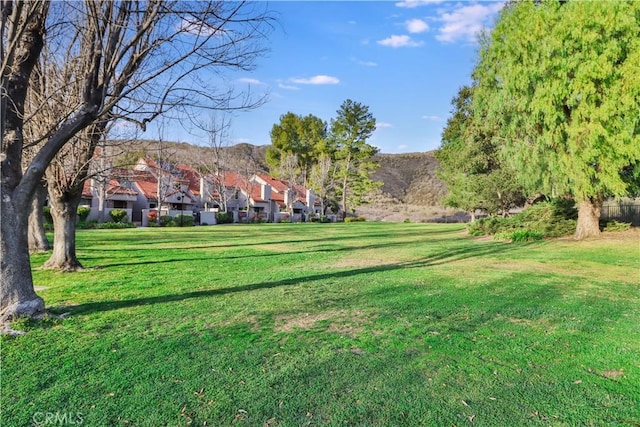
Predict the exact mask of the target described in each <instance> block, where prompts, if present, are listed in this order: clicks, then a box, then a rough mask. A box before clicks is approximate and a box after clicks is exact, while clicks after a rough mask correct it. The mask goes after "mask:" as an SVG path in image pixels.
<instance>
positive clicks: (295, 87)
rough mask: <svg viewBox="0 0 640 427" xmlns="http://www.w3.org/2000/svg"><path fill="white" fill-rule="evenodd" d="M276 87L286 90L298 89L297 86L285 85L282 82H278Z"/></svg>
mask: <svg viewBox="0 0 640 427" xmlns="http://www.w3.org/2000/svg"><path fill="white" fill-rule="evenodd" d="M278 87H279V88H280V89H286V90H298V89H300V88H299V87H298V86H293V85H286V84H284V83H278Z"/></svg>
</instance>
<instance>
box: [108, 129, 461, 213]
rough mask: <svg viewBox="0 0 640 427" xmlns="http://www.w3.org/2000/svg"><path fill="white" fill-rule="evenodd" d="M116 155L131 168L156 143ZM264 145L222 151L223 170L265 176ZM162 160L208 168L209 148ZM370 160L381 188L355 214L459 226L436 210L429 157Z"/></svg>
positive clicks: (437, 191) (176, 152)
mask: <svg viewBox="0 0 640 427" xmlns="http://www.w3.org/2000/svg"><path fill="white" fill-rule="evenodd" d="M128 147H129V148H125V149H124V152H122V153H120V154H119V155H118V157H119V159H120V160H119V163H120V164H127V163H129V164H130V163H132V162H135V160H137V158H139V157H141V156H157V155H158V153H159V151H160V150H159V148H158V142H157V141H136V144H135V146H132V145H128ZM267 147H268V146H266V145H263V146H255V145H251V144H238V145H233V146H229V147H224V148H223V151H224V153H225V154H224V156H225V157H227V158H228V159H229V160H228V164H231V165H234V166H233V168H234V169H237V170H240V171H242V170H245V169H249V167H248V166H247V164H253V166H251V167H250V169H252V170H253V171H268V167H267V165H266V163H265V160H264V159H265V152H266V150H267ZM162 152H163V155H164V156H165V157H166V158H168V159H170V160H172V161H174V162H177V163H184V164H189V165H191V166H193V167H196V168H201V167H206V166H207V164H211V159H212V157H213V156H212V150H211V148H209V147H202V146H196V145H191V144H187V143H175V142H163V143H162ZM375 160H376V161H378V162H379V164H380V167H379V168H378V169H377V170H376V171H375V173H374V174H373V179H375V180H376V181H380V182H382V183H383V186H382V187H381V188H380V190H378V191H376V192H375V194H372V195H371V196H370V197H369V198H368V204H366V205H363V206H360V207H358V208H357V209H356V214H358V215H362V216H364V217H366V218H367V219H369V220H376V221H405V220H409V221H411V222H424V221H447V222H450V221H456V222H457V221H460V220H462V219H464V217H463V216H460V215H456V212H455V211H452V210H450V209H445V208H443V207H442V206H441V205H440V199H441V198H442V196H443V195H444V194H445V193H446V188H445V185H444V183H443V182H442V181H440V179H438V177H437V176H436V170H437V168H438V160H437V159H436V158H435V155H434V152H433V151H430V152H425V153H406V154H377V155H376V156H375Z"/></svg>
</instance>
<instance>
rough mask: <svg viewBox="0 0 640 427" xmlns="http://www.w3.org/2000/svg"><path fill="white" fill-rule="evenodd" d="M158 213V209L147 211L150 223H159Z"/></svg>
mask: <svg viewBox="0 0 640 427" xmlns="http://www.w3.org/2000/svg"><path fill="white" fill-rule="evenodd" d="M158 215H159V214H158V211H149V213H147V220H148V221H149V225H151V223H156V224H157V222H158Z"/></svg>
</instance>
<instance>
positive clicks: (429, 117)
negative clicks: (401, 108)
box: [422, 116, 444, 122]
mask: <svg viewBox="0 0 640 427" xmlns="http://www.w3.org/2000/svg"><path fill="white" fill-rule="evenodd" d="M422 118H423V119H425V120H431V121H432V122H443V121H444V119H443V118H442V117H440V116H422Z"/></svg>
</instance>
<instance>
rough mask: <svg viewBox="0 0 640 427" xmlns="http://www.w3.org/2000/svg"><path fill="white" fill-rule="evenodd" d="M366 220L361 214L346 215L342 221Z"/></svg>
mask: <svg viewBox="0 0 640 427" xmlns="http://www.w3.org/2000/svg"><path fill="white" fill-rule="evenodd" d="M366 220H367V219H366V218H365V217H363V216H348V217H346V218H345V219H344V222H364V221H366Z"/></svg>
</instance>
